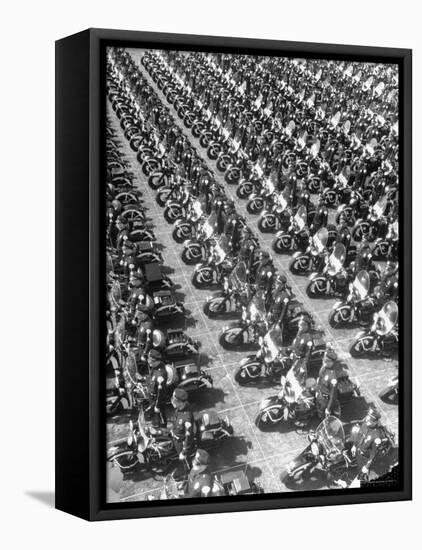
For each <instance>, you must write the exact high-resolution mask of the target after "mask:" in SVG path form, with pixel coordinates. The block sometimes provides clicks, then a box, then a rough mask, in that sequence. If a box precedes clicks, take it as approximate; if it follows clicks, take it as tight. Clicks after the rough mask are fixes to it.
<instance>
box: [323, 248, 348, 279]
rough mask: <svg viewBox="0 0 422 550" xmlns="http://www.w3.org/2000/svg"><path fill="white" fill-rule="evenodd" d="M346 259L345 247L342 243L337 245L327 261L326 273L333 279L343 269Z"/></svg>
mask: <svg viewBox="0 0 422 550" xmlns="http://www.w3.org/2000/svg"><path fill="white" fill-rule="evenodd" d="M345 259H346V247H345V246H344V244H342V243H337V244H336V246H335V248H334V250H333V252H332V254H331V255H330V257H329V259H328V268H327V273H328V274H329V275H331V276H332V277H334V275H337V273H338V272H339V271H340V270H341V268H342V267H343V264H344V261H345Z"/></svg>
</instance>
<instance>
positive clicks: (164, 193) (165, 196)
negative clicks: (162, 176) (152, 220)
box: [155, 175, 186, 207]
mask: <svg viewBox="0 0 422 550" xmlns="http://www.w3.org/2000/svg"><path fill="white" fill-rule="evenodd" d="M185 186H186V182H185V181H184V180H183V179H182V178H181V176H180V175H176V177H175V178H171V179H170V182H169V183H168V184H167V185H165V186H163V187H160V188H159V189H158V191H157V195H156V197H155V200H156V202H157V204H158V205H159V206H161V207H164V206H165V205H166V204H167V203H168V202H170V203H173V202H177V201H179V202H180V201H181V200H182V198H183V195H184V193H183V189H184V187H185Z"/></svg>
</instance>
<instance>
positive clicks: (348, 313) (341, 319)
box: [328, 305, 353, 328]
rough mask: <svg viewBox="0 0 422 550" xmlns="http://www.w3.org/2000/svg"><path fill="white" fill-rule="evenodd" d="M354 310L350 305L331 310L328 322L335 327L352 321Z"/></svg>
mask: <svg viewBox="0 0 422 550" xmlns="http://www.w3.org/2000/svg"><path fill="white" fill-rule="evenodd" d="M352 318H353V312H352V309H351V307H350V306H349V305H344V306H341V307H339V308H337V309H334V310H333V311H331V312H330V315H329V317H328V322H329V323H330V326H331V327H333V328H340V327H344V326H347V325H349V324H350V323H351V322H352Z"/></svg>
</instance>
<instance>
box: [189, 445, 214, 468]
mask: <svg viewBox="0 0 422 550" xmlns="http://www.w3.org/2000/svg"><path fill="white" fill-rule="evenodd" d="M209 463H210V455H209V453H208V452H207V451H206V450H205V449H198V450H197V451H196V453H195V456H194V457H193V460H192V466H193V467H194V468H195V470H196V471H197V472H203V471H204V470H206V468H207V466H208V464H209Z"/></svg>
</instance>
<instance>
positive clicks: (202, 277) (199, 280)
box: [192, 267, 213, 288]
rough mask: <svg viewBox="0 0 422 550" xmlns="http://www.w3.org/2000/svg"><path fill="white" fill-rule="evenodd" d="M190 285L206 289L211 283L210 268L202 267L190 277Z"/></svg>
mask: <svg viewBox="0 0 422 550" xmlns="http://www.w3.org/2000/svg"><path fill="white" fill-rule="evenodd" d="M192 283H193V286H194V287H195V288H206V287H207V286H210V285H211V284H212V283H213V270H212V269H211V268H210V267H204V268H202V269H200V270H198V271H195V273H194V274H193V276H192Z"/></svg>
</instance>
